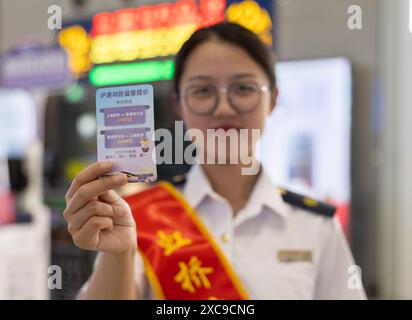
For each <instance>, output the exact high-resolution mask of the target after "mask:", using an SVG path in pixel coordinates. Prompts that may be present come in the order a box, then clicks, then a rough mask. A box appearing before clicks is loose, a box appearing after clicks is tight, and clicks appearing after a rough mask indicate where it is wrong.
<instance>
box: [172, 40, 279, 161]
mask: <svg viewBox="0 0 412 320" xmlns="http://www.w3.org/2000/svg"><path fill="white" fill-rule="evenodd" d="M251 86H254V88H259V97H258V99H251V100H250V101H253V104H251V105H250V108H248V105H245V106H244V107H245V108H248V112H246V113H239V112H237V111H236V110H235V109H234V108H233V107H232V106H231V104H230V103H229V101H228V92H227V91H226V94H222V93H221V94H218V95H217V96H218V103H217V104H216V107H215V109H214V110H213V112H212V113H210V114H207V115H204V114H203V115H199V114H197V113H196V112H193V109H195V110H196V108H197V107H199V110H203V109H202V108H203V106H202V99H204V98H203V96H205V94H206V95H210V93H208V92H209V91H210V90H211V89H210V88H212V89H214V88H217V89H219V88H232V90H233V91H232V93H233V95H232V97H235V98H234V99H232V101H235V102H236V101H239V102H238V105H240V106H241V105H242V103H244V102H245V103H246V104H247V103H248V101H249V100H248V99H249V98H247V90H248V89H247V88H249V87H250V88H251ZM263 86H267V88H268V90H267V91H261V90H260V88H261V87H263ZM179 88H180V95H181V96H182V97H181V98H180V99H179V113H180V114H181V116H182V119H183V120H184V122H185V125H186V127H187V129H194V128H196V129H200V130H201V131H202V133H203V135H204V136H205V137H206V136H207V130H208V129H219V128H221V129H224V130H225V131H227V130H229V129H232V128H233V129H235V130H237V132H239V130H240V129H260V130H263V128H264V124H265V118H266V117H267V116H268V115H269V114H270V112H271V111H272V110H273V108H274V106H275V103H276V89H273V88H271V87H270V82H269V78H268V76H267V75H266V73H265V72H264V71H263V70H262V68H261V67H260V66H259V65H258V64H257V63H256V62H255V61H254V60H253V59H252V58H251V57H250V56H249V55H248V53H247V52H246V51H245V50H243V49H242V48H240V47H238V46H236V45H233V44H230V43H228V42H224V41H219V40H210V41H207V42H204V43H202V44H201V45H199V46H198V47H197V48H196V49H194V51H193V52H192V53H191V54H190V55H189V57H188V58H187V60H186V62H185V68H184V71H183V74H182V77H181V81H180V86H179ZM245 90H246V91H245ZM189 92H190V94H191V95H194V96H195V97H197V98H193V99H190V102H188V101H189V99H188V96H187V95H188V94H189ZM243 92H246V93H245V94H246V95H245V96H242V95H243V94H244V93H243ZM185 96H186V97H185ZM243 97H245V98H244V99H243ZM205 101H207V100H205ZM232 104H233V103H232ZM190 107H191V108H190ZM249 109H251V111H249ZM221 131H223V130H221ZM230 131H231V132H233V130H230ZM248 131H250V130H248ZM249 136H250V135H249ZM248 140H251V139H248ZM248 144H250V145H249V147H252V149H253V147H254V146H253V145H251V141H249V142H248ZM249 150H250V149H249ZM227 151H228V150H227ZM252 152H253V150H252ZM249 153H250V152H249ZM227 155H228V154H227Z"/></svg>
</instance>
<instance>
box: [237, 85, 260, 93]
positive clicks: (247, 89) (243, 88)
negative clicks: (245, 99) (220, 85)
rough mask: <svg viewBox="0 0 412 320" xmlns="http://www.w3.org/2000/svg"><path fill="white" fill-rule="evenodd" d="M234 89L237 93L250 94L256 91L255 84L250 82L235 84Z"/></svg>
mask: <svg viewBox="0 0 412 320" xmlns="http://www.w3.org/2000/svg"><path fill="white" fill-rule="evenodd" d="M234 91H235V93H237V94H250V93H253V92H255V91H256V89H255V86H253V85H250V84H238V85H236V86H234Z"/></svg>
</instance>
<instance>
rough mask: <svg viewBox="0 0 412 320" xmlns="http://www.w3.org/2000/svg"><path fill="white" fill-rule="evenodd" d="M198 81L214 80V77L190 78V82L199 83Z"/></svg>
mask: <svg viewBox="0 0 412 320" xmlns="http://www.w3.org/2000/svg"><path fill="white" fill-rule="evenodd" d="M198 80H213V77H209V76H194V77H190V78H189V81H198Z"/></svg>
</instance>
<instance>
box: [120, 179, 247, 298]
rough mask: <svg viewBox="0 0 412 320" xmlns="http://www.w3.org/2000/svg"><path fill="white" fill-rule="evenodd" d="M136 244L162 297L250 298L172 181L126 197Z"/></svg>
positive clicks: (151, 279)
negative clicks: (135, 235)
mask: <svg viewBox="0 0 412 320" xmlns="http://www.w3.org/2000/svg"><path fill="white" fill-rule="evenodd" d="M125 200H126V201H127V202H128V204H129V205H130V208H131V210H132V213H133V217H134V219H135V221H136V225H137V244H138V248H139V251H140V253H141V255H142V256H143V259H144V262H145V269H146V273H147V276H148V279H149V281H150V282H151V284H152V287H153V289H154V291H155V293H156V295H157V297H158V298H159V299H173V300H186V299H199V300H203V299H225V300H239V299H248V295H247V294H246V291H245V290H244V288H243V286H242V284H241V283H240V281H239V280H238V278H237V276H236V275H235V273H234V271H233V269H232V266H231V265H230V264H229V262H228V261H227V259H226V257H225V256H224V254H223V253H222V252H221V251H220V249H219V248H218V245H217V244H216V243H215V241H214V240H213V238H212V237H211V236H210V235H209V232H208V231H207V229H206V227H205V226H204V225H203V223H202V222H201V221H200V219H199V218H198V216H197V214H196V212H194V210H193V209H192V208H191V207H190V206H189V204H188V203H186V201H185V200H184V199H183V198H182V196H181V195H180V194H179V192H178V191H177V190H176V189H175V188H174V187H173V186H172V185H171V184H169V183H167V182H160V183H159V184H157V185H155V186H154V187H151V188H150V189H148V190H145V191H143V192H140V193H137V194H134V195H131V196H128V197H125Z"/></svg>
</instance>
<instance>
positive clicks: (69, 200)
mask: <svg viewBox="0 0 412 320" xmlns="http://www.w3.org/2000/svg"><path fill="white" fill-rule="evenodd" d="M111 168H112V163H110V162H99V163H95V164H93V165H91V166H89V167H87V168H85V169H84V170H83V171H82V172H80V173H79V174H78V175H77V176H76V177H75V179H74V180H73V182H72V184H71V186H70V188H69V190H68V191H67V193H66V196H65V199H66V209H65V210H64V213H63V215H64V218H65V219H66V221H67V223H68V231H69V233H70V234H71V236H72V238H73V242H74V243H75V245H76V246H78V247H79V248H82V249H86V250H95V251H101V252H106V253H114V254H123V253H128V252H132V251H135V250H136V246H137V244H136V226H135V222H134V219H133V216H132V213H131V210H130V207H129V205H128V204H127V203H126V201H124V200H123V199H122V198H121V197H120V196H119V195H118V194H117V193H116V192H115V191H114V190H112V189H113V188H116V187H120V186H122V185H124V184H126V183H127V176H126V175H125V174H117V175H113V176H106V177H101V178H99V177H100V176H102V175H103V174H105V173H108V172H110V171H111Z"/></svg>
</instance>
